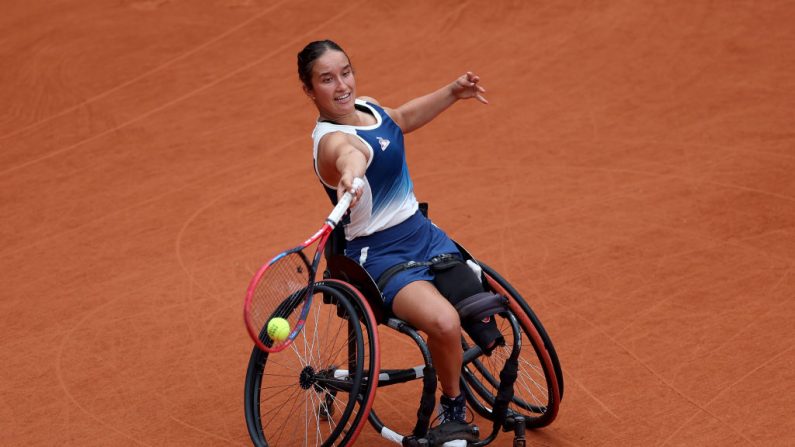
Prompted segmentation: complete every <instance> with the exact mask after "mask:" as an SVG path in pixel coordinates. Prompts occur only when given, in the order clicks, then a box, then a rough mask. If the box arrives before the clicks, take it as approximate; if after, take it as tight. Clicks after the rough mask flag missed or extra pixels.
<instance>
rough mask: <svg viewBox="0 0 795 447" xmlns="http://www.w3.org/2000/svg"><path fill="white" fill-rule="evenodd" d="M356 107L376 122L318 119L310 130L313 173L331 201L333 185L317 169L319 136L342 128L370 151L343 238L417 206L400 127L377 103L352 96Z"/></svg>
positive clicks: (393, 220) (395, 220)
mask: <svg viewBox="0 0 795 447" xmlns="http://www.w3.org/2000/svg"><path fill="white" fill-rule="evenodd" d="M356 108H357V109H359V110H365V111H368V112H369V113H371V114H372V115H373V116H374V117H375V119H376V123H375V124H373V125H371V126H348V125H341V124H335V123H331V122H327V121H318V122H317V125H316V126H315V130H314V131H313V132H312V139H313V140H314V147H313V156H314V164H315V174H317V177H318V178H319V179H320V181H321V183H323V186H324V188H325V189H326V192H327V193H328V195H329V197H330V198H331V201H332V203H335V204H336V202H337V192H336V185H329V184H327V183H326V182H324V181H323V179H322V178H321V177H320V173H319V172H318V169H317V151H318V144H319V143H320V140H321V139H322V138H323V137H324V136H325V135H326V134H328V133H331V132H344V133H347V134H350V135H354V136H356V137H358V138H359V139H360V140H361V141H362V142H363V143H364V145H365V146H366V147H367V149H368V150H369V151H370V157H369V160H368V163H367V170H366V171H365V174H364V178H363V179H362V180H364V190H363V191H362V196H361V198H360V199H359V203H357V204H356V207H354V208H353V209H352V210H351V214H350V222H349V223H347V224H346V225H345V238H346V239H347V240H353V239H355V238H357V237H361V236H368V235H370V234H373V233H375V232H377V231H381V230H384V229H387V228H390V227H393V226H395V225H397V224H399V223H401V222H403V221H404V220H406V219H408V218H409V217H411V216H412V215H413V214H414V213H415V212H416V211H417V208H418V205H417V199H416V197H414V185H413V183H412V182H411V177H409V170H408V166H407V165H406V152H405V148H404V146H403V131H402V130H401V129H400V127H399V126H398V125H397V124H396V123H395V122H394V121H392V118H390V117H389V115H387V113H386V112H385V111H384V109H382V108H381V107H379V106H377V105H375V104H372V103H369V102H365V101H362V100H359V99H357V100H356Z"/></svg>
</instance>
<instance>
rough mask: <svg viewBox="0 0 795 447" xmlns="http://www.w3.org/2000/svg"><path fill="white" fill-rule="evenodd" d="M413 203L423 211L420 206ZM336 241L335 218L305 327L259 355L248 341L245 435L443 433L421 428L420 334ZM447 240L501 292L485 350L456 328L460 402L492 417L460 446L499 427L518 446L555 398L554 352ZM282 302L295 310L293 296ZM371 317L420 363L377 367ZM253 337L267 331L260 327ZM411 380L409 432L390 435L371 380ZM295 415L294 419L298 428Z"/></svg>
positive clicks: (432, 383) (502, 285) (428, 436)
mask: <svg viewBox="0 0 795 447" xmlns="http://www.w3.org/2000/svg"><path fill="white" fill-rule="evenodd" d="M423 212H424V213H425V214H426V215H427V206H426V205H424V206H423ZM344 243H345V238H344V235H343V234H342V228H341V227H339V228H338V229H337V230H335V233H334V234H333V236H332V238H331V239H330V240H329V242H328V244H327V247H326V252H325V257H326V269H325V271H324V275H323V276H324V279H323V280H322V281H319V282H318V283H317V284H316V286H315V294H316V295H319V296H320V297H321V299H320V300H316V301H315V302H313V303H312V306H313V308H312V316H313V318H314V320H310V319H308V323H307V327H305V329H304V330H303V332H305V333H306V334H302V335H299V338H297V339H296V340H295V341H294V343H293V345H294V346H291V347H292V354H291V353H290V351H289V350H288V351H284V352H282V353H280V354H274V358H273V359H272V360H271V361H270V362H269V356H268V354H267V353H265V352H263V351H261V350H259V349H258V348H256V347H254V349H253V351H252V353H251V357H250V360H249V365H248V371H247V374H246V382H245V391H244V405H245V413H246V424H247V427H248V430H249V435H250V436H251V439H252V442H253V443H254V445H256V446H272V445H274V446H275V445H299V444H300V445H310V444H312V445H323V446H332V445H334V446H347V445H351V444H353V442H354V441H355V440H356V437H357V436H358V434H359V433H360V431H361V429H362V427H363V425H364V423H365V420H366V421H369V423H370V425H371V426H372V427H373V428H374V429H375V431H376V432H377V433H379V434H380V435H381V436H382V437H383V438H385V439H387V440H389V441H392V442H395V443H397V444H400V445H403V446H423V447H424V446H437V445H443V444H444V443H445V442H448V441H451V439H441V438H438V437H434V433H433V431H429V427H430V422H431V415H432V413H433V410H434V408H435V404H436V396H435V394H436V385H437V383H436V374H435V370H434V368H433V361H432V358H431V355H430V351H429V350H428V346H427V344H426V342H425V340H424V338H423V337H422V336H421V335H420V333H418V332H417V331H416V330H415V329H414V328H412V327H411V326H410V325H409V324H407V323H405V322H403V321H401V320H399V319H397V318H394V317H393V316H390V315H387V314H386V311H385V310H384V309H383V304H382V303H383V301H382V298H381V292H380V291H379V290H378V287H377V285H376V282H375V281H374V280H373V278H371V277H370V275H369V274H368V273H367V272H366V271H365V270H364V269H363V268H362V267H361V266H360V265H359V264H357V263H356V262H355V261H353V260H351V259H350V258H347V257H345V256H344V254H343V253H344ZM456 245H457V246H458V248H459V250H460V252H461V253H462V254H463V255H464V257H465V258H466V259H471V260H473V261H475V262H477V263H478V265H479V266H480V267H481V268H482V280H483V283H484V285H485V286H486V288H487V289H488V290H490V291H493V292H494V293H498V294H500V295H502V296H503V297H505V298H506V301H507V305H506V309H505V310H504V311H503V312H500V313H499V314H498V315H497V316H495V319H496V320H498V321H499V325H500V330H501V331H503V336H504V337H505V339H506V343H505V346H503V347H500V348H498V349H497V350H495V351H494V352H492V353H491V354H490V355H488V356H486V355H484V354H483V352H482V351H481V349H480V348H479V347H478V346H477V345H475V344H474V343H473V342H471V340H469V339H468V337H467V336H466V335H465V334H462V347H463V349H464V362H463V366H462V374H461V387H462V392H463V393H464V395H465V396H466V400H467V404H468V405H469V407H470V408H471V409H472V410H473V411H474V412H475V413H477V414H478V415H480V416H481V417H483V418H484V419H486V420H489V421H491V422H492V427H491V432H490V433H489V434H488V436H486V437H485V438H483V439H480V438H479V435H480V434H479V433H478V432H477V430H475V431H474V432H473V433H469V439H470V441H468V442H467V444H466V445H468V446H472V447H480V446H485V445H487V444H489V443H491V442H492V441H493V440H494V439H495V438H496V437H497V435H498V434H499V431H500V430H502V431H513V432H514V441H513V444H514V446H524V445H525V428H540V427H544V426H546V425H549V424H550V423H552V421H553V420H554V419H555V417H556V416H557V413H558V409H559V405H560V402H561V399H562V398H563V374H562V370H561V366H560V361H559V360H558V356H557V353H556V351H555V348H554V346H553V344H552V341H551V339H550V337H549V335H548V333H547V331H546V330H545V328H544V327H543V325H542V324H541V321H540V320H539V318H538V317H537V315H536V314H535V312H533V310H532V308H531V307H530V305H529V304H528V303H527V302H526V301H525V300H524V298H522V296H521V295H520V294H519V293H518V292H517V291H516V289H515V288H514V287H513V286H512V285H511V284H510V283H508V281H507V280H505V279H504V278H503V277H502V276H500V275H499V274H498V273H497V272H496V271H494V270H493V269H492V268H491V267H489V266H488V265H486V264H485V263H483V262H482V261H480V260H476V259H475V258H474V257H472V256H471V255H470V254H469V252H468V251H467V250H466V249H464V248H463V247H462V246H461V245H460V244H457V243H456ZM288 304H290V306H291V307H293V308H296V309H300V304H301V303H299V302H295V303H288ZM378 325H386V326H388V327H390V328H392V329H394V330H395V331H397V332H399V333H401V334H404V335H406V336H407V337H409V338H410V339H411V340H412V341H413V342H414V344H415V345H416V346H417V348H418V349H419V351H420V353H421V355H422V359H423V363H424V364H423V365H419V366H414V367H410V368H404V369H397V370H381V369H380V346H379V342H378V330H377V326H378ZM262 336H263V337H266V336H267V335H265V331H264V328H263V334H262ZM302 337H303V339H302ZM528 344H529V345H530V349H528V348H527V345H528ZM315 351H317V352H315ZM266 367H267V368H270V369H268V371H266ZM414 380H422V383H423V385H422V393H421V396H420V402H419V407H418V410H417V423H416V425H415V426H414V429H413V430H412V431H411V433H406V434H400V433H398V432H397V431H395V430H392V429H390V428H389V427H387V426H386V424H384V422H383V421H381V419H380V418H379V417H378V415H377V414H376V411H375V409H373V408H372V405H373V401H374V398H375V394H376V390H377V389H378V388H383V387H387V386H390V385H395V384H400V383H406V382H410V381H414ZM517 388H518V392H516V389H517ZM302 397H303V408H302V405H301V401H302V399H301V398H302ZM302 411H303V415H302V414H301V412H302ZM296 413H298V415H297V416H296ZM297 421H303V427H304V428H303V429H302V428H301V424H296V422H297ZM312 424H315V425H316V426H314V425H312ZM310 425H312V426H311V427H310ZM448 445H452V444H448Z"/></svg>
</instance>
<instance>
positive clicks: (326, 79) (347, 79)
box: [304, 50, 356, 120]
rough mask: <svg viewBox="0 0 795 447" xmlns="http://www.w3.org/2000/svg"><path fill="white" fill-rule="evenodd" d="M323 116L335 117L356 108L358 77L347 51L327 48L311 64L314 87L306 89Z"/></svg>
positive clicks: (349, 112) (353, 110)
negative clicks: (355, 75) (355, 74)
mask: <svg viewBox="0 0 795 447" xmlns="http://www.w3.org/2000/svg"><path fill="white" fill-rule="evenodd" d="M304 90H305V91H306V94H307V95H309V97H310V98H312V100H313V101H314V102H315V105H316V106H317V108H318V110H319V111H320V114H321V116H324V117H326V118H331V119H332V120H333V119H334V118H337V117H340V116H345V115H349V114H351V113H353V112H355V110H356V109H355V107H354V99H356V80H355V79H354V77H353V68H352V67H351V63H350V61H349V60H348V57H347V56H345V53H343V52H341V51H336V50H328V51H326V52H325V53H323V55H322V56H320V57H319V58H317V59H316V60H315V63H314V64H313V65H312V89H311V90H309V89H306V88H305V89H304Z"/></svg>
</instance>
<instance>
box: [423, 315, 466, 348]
mask: <svg viewBox="0 0 795 447" xmlns="http://www.w3.org/2000/svg"><path fill="white" fill-rule="evenodd" d="M430 326H431V327H429V328H428V332H429V334H428V335H430V336H431V337H433V338H436V339H445V340H453V341H455V342H456V343H458V342H459V340H460V338H461V320H459V318H458V312H456V311H455V309H452V308H451V309H450V310H446V311H444V312H438V313H436V314H435V315H434V317H433V319H432V321H431V325H430Z"/></svg>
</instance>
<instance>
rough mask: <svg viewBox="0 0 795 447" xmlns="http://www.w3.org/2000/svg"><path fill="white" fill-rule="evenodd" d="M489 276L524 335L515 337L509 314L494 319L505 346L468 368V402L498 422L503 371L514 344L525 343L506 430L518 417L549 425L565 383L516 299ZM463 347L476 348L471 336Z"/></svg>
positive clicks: (465, 371)
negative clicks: (497, 400)
mask: <svg viewBox="0 0 795 447" xmlns="http://www.w3.org/2000/svg"><path fill="white" fill-rule="evenodd" d="M484 271H485V268H484ZM486 276H487V280H488V282H489V285H490V286H491V287H492V288H493V289H494V291H495V292H496V293H500V294H502V295H504V296H506V297H507V298H508V300H509V302H508V305H509V309H510V310H509V313H510V314H511V315H513V317H514V318H515V319H516V321H517V322H518V326H517V327H518V328H519V332H520V333H519V334H515V333H514V330H513V328H512V325H511V324H510V322H509V319H508V317H507V313H505V314H501V315H495V316H494V318H495V320H496V323H497V327H498V328H499V329H500V332H502V334H503V338H504V339H505V345H504V346H499V347H497V348H496V349H495V350H494V351H493V352H492V353H491V355H490V356H485V355H484V356H480V357H478V358H476V359H475V360H473V361H472V362H469V363H467V364H465V365H464V368H463V372H462V376H461V379H462V380H461V382H462V386H463V388H464V391H465V394H466V396H467V400H468V402H469V404H470V405H471V406H472V408H473V410H475V412H477V413H478V414H480V415H481V416H483V417H485V418H487V419H490V420H493V419H494V415H493V414H492V408H493V407H494V402H495V396H496V395H497V390H498V389H499V384H500V371H502V368H503V366H504V365H505V361H506V360H507V359H508V357H509V355H510V354H511V351H512V350H513V348H514V344H515V343H521V345H520V349H521V351H520V354H519V358H518V362H519V366H518V372H517V378H516V382H515V383H514V386H513V391H514V394H513V398H512V399H511V401H510V403H509V404H508V414H507V425H506V428H509V429H510V428H511V421H512V419H513V418H514V417H515V416H518V415H521V416H523V417H524V418H525V423H526V426H527V427H528V428H533V427H543V426H546V425H549V424H550V423H552V421H553V420H554V419H555V417H556V416H557V412H558V407H559V405H560V388H559V385H560V384H561V383H562V382H561V381H560V379H559V378H558V377H557V374H556V370H555V362H554V361H553V360H552V358H551V356H550V352H549V351H548V350H547V348H546V347H545V344H544V341H543V339H542V337H541V335H540V334H539V332H538V331H537V329H536V326H535V325H534V324H533V322H532V321H531V319H530V317H529V316H528V314H527V312H525V310H524V309H523V307H522V306H521V305H520V304H519V303H518V302H517V300H516V297H515V296H513V294H511V293H509V292H507V291H506V290H505V288H504V287H502V286H501V285H500V284H499V283H498V282H497V281H496V280H495V279H494V277H492V276H491V275H490V274H488V272H487V275H486ZM463 343H464V345H465V347H467V346H472V345H474V343H473V342H472V341H470V340H469V338H468V337H467V336H465V337H464V342H463Z"/></svg>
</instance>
